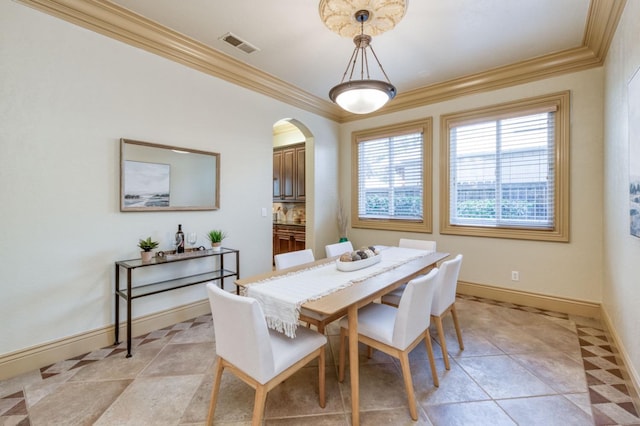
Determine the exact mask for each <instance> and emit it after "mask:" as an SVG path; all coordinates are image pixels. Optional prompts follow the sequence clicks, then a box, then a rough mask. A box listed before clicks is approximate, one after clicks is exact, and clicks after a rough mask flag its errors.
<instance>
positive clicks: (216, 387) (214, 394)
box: [207, 357, 224, 425]
mask: <svg viewBox="0 0 640 426" xmlns="http://www.w3.org/2000/svg"><path fill="white" fill-rule="evenodd" d="M223 371H224V365H223V361H222V358H220V357H218V360H217V361H216V375H215V377H214V379H213V387H212V388H211V401H210V402H209V413H208V414H207V424H208V425H212V424H213V415H214V414H215V411H216V404H217V403H218V395H219V394H220V382H221V381H222V372H223Z"/></svg>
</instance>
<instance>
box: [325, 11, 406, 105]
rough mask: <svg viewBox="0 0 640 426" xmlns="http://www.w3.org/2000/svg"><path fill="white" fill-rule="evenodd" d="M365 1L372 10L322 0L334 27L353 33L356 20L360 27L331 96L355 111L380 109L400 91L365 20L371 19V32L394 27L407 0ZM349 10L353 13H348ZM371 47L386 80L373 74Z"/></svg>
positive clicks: (340, 31)
mask: <svg viewBox="0 0 640 426" xmlns="http://www.w3.org/2000/svg"><path fill="white" fill-rule="evenodd" d="M365 3H368V4H367V5H366V6H367V7H369V8H370V9H371V10H372V11H370V10H368V9H359V10H357V11H355V12H352V11H349V10H347V9H346V8H345V7H346V6H345V5H348V4H349V2H344V1H335V0H322V1H321V2H320V16H321V18H322V20H323V22H324V23H325V25H326V26H327V27H328V28H329V29H331V30H332V31H334V32H336V33H338V34H340V35H343V36H352V35H353V33H354V30H355V28H357V27H356V26H355V25H354V20H355V23H357V24H359V27H360V28H359V30H360V32H359V34H356V35H355V36H354V37H353V42H354V44H355V48H354V50H353V53H352V54H351V58H350V59H349V62H348V64H347V68H346V70H345V72H344V74H343V76H342V80H341V81H340V84H338V85H336V86H334V87H333V88H332V89H331V90H330V91H329V98H330V99H331V100H332V101H333V102H335V103H336V104H338V105H339V106H340V107H341V108H342V109H344V110H346V111H348V112H351V113H353V114H368V113H371V112H374V111H377V110H378V109H380V108H382V107H383V106H384V105H385V104H386V103H387V102H388V101H390V100H391V99H393V98H394V97H395V96H396V93H397V91H396V88H395V86H394V85H393V84H391V81H390V80H389V77H388V76H387V73H386V72H385V70H384V68H383V67H382V64H381V63H380V61H379V60H378V56H377V55H376V53H375V51H374V50H373V47H372V46H371V35H369V34H365V33H364V32H365V23H368V24H367V26H366V28H367V32H368V33H371V34H380V33H382V32H384V31H387V30H389V29H391V28H393V27H394V26H395V24H396V23H397V22H398V21H399V20H400V19H401V18H402V17H403V16H404V12H405V8H406V2H405V1H404V0H395V1H392V0H378V1H375V0H369V1H368V2H365ZM362 5H363V4H362V2H360V3H359V4H358V6H362ZM348 13H352V15H351V16H349V15H348ZM368 50H369V51H371V55H372V56H373V58H374V59H375V63H376V64H377V65H378V67H379V68H380V71H381V72H382V75H383V76H384V78H385V80H386V81H383V80H376V79H372V78H371V76H370V72H369V57H368V53H367V51H368Z"/></svg>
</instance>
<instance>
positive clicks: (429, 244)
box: [382, 238, 436, 306]
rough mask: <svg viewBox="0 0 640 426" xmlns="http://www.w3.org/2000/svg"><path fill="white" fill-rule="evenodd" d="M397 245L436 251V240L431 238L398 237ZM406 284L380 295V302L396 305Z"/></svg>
mask: <svg viewBox="0 0 640 426" xmlns="http://www.w3.org/2000/svg"><path fill="white" fill-rule="evenodd" d="M398 247H404V248H412V249H418V250H426V251H429V252H435V251H436V242H435V241H431V240H412V239H409V238H400V241H399V242H398ZM405 286H406V285H401V286H400V287H398V288H397V289H395V290H393V291H392V292H390V293H387V294H385V295H384V296H382V303H384V304H386V305H391V306H398V304H399V303H400V298H401V297H402V292H403V291H404V288H405Z"/></svg>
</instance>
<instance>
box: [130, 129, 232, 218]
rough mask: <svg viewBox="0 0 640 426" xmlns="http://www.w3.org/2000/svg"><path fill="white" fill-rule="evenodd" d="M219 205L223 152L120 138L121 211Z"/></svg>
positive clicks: (204, 208) (172, 209)
mask: <svg viewBox="0 0 640 426" xmlns="http://www.w3.org/2000/svg"><path fill="white" fill-rule="evenodd" d="M219 208H220V154H219V153H217V152H209V151H202V150H196V149H190V148H184V147H178V146H170V145H161V144H157V143H152V142H143V141H136V140H132V139H124V138H122V139H120V211H121V212H145V211H146V212H150V211H188V210H218V209H219Z"/></svg>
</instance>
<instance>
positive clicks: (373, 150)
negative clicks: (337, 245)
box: [357, 131, 424, 220]
mask: <svg viewBox="0 0 640 426" xmlns="http://www.w3.org/2000/svg"><path fill="white" fill-rule="evenodd" d="M423 150H424V144H423V134H422V131H417V132H412V133H406V134H402V135H393V136H388V137H377V138H375V139H358V140H357V155H358V171H357V173H358V183H357V184H358V216H359V217H360V218H363V219H400V220H422V216H423V211H422V209H423V200H422V197H423V159H424V152H423Z"/></svg>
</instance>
